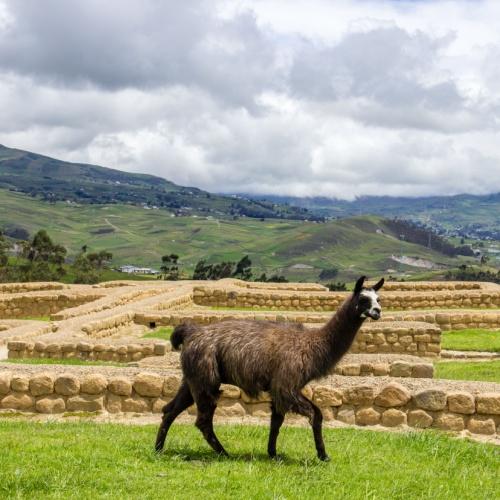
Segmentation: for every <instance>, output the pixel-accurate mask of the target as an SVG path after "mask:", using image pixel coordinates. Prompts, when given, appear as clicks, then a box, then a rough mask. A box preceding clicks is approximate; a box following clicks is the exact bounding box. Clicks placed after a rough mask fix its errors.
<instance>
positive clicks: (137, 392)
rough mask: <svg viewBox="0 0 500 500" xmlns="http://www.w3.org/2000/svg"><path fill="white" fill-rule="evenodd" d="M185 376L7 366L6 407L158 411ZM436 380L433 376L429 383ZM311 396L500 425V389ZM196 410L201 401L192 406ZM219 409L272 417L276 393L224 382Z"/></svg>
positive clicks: (354, 410)
mask: <svg viewBox="0 0 500 500" xmlns="http://www.w3.org/2000/svg"><path fill="white" fill-rule="evenodd" d="M179 384H180V376H179V375H177V374H174V373H171V374H162V375H160V374H155V373H152V372H143V373H137V374H135V375H132V376H131V375H125V374H119V373H117V374H116V375H109V374H100V373H94V374H92V373H89V372H87V373H85V372H84V373H82V372H80V373H78V372H76V373H74V372H67V373H59V374H58V373H55V372H50V371H47V372H42V371H39V372H37V373H31V374H23V373H22V372H17V373H15V372H14V373H9V372H8V371H0V409H1V410H15V411H24V412H37V413H47V414H51V413H64V412H104V411H107V412H109V413H121V412H133V413H150V412H154V413H159V412H161V409H162V407H163V406H164V405H165V404H166V403H167V402H168V401H169V400H170V399H171V398H172V397H173V396H174V395H175V393H176V391H177V389H178V386H179ZM430 384H432V382H430ZM303 392H304V395H305V396H306V397H307V398H309V399H310V400H312V401H313V402H314V403H315V404H316V405H317V406H319V407H320V408H321V410H322V412H323V416H324V418H325V420H327V421H329V420H339V421H341V422H345V423H347V424H355V425H362V426H370V425H381V426H384V427H400V426H410V427H417V428H429V427H431V428H436V429H441V430H446V431H462V430H465V429H467V430H468V431H469V432H471V433H474V434H487V435H493V434H498V433H499V432H500V391H495V392H483V393H481V394H474V392H473V391H471V390H466V389H465V390H456V389H455V388H446V387H444V386H439V385H436V386H433V385H428V386H427V387H425V388H415V389H411V388H409V387H407V386H405V385H401V384H400V383H398V382H394V381H393V382H384V383H383V384H379V385H369V384H362V383H360V384H355V385H346V386H341V387H339V386H335V384H328V383H326V382H325V383H321V382H319V383H316V384H314V385H310V386H306V388H305V389H304V391H303ZM189 413H194V408H193V407H192V408H190V409H189ZM216 415H222V416H226V417H243V416H245V415H251V416H254V417H265V418H266V419H267V418H268V417H269V415H270V408H269V397H268V396H267V395H266V394H264V395H263V396H262V397H261V398H259V399H258V400H254V399H251V398H249V397H248V396H247V395H246V394H244V393H243V392H242V391H241V390H240V389H239V388H237V387H234V386H223V391H222V395H221V399H220V401H219V403H218V408H217V412H216Z"/></svg>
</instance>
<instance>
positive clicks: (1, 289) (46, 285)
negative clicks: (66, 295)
mask: <svg viewBox="0 0 500 500" xmlns="http://www.w3.org/2000/svg"><path fill="white" fill-rule="evenodd" d="M63 288H69V286H68V285H63V284H62V283H55V282H36V283H0V293H26V292H40V291H44V290H62V289H63Z"/></svg>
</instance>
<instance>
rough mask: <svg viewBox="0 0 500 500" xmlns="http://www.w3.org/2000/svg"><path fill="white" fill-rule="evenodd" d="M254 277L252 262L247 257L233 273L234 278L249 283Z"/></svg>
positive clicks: (242, 259) (241, 260)
mask: <svg viewBox="0 0 500 500" xmlns="http://www.w3.org/2000/svg"><path fill="white" fill-rule="evenodd" d="M251 277H252V261H251V260H250V258H249V257H248V255H245V256H244V257H243V258H241V259H240V261H239V262H238V263H237V264H236V269H235V271H234V272H233V278H240V279H242V280H244V281H249V280H250V278H251Z"/></svg>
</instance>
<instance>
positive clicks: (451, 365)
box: [434, 360, 500, 383]
mask: <svg viewBox="0 0 500 500" xmlns="http://www.w3.org/2000/svg"><path fill="white" fill-rule="evenodd" d="M434 368H435V372H434V378H446V379H452V380H482V381H484V382H497V383H500V360H494V361H440V362H438V363H436V364H435V365H434Z"/></svg>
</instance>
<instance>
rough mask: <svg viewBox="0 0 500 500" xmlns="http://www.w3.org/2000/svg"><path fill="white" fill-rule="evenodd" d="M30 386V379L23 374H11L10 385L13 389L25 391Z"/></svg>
mask: <svg viewBox="0 0 500 500" xmlns="http://www.w3.org/2000/svg"><path fill="white" fill-rule="evenodd" d="M29 386H30V379H29V378H28V377H27V376H25V375H13V376H12V378H11V379H10V387H11V389H12V390H13V391H18V392H26V391H27V390H28V389H29Z"/></svg>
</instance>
